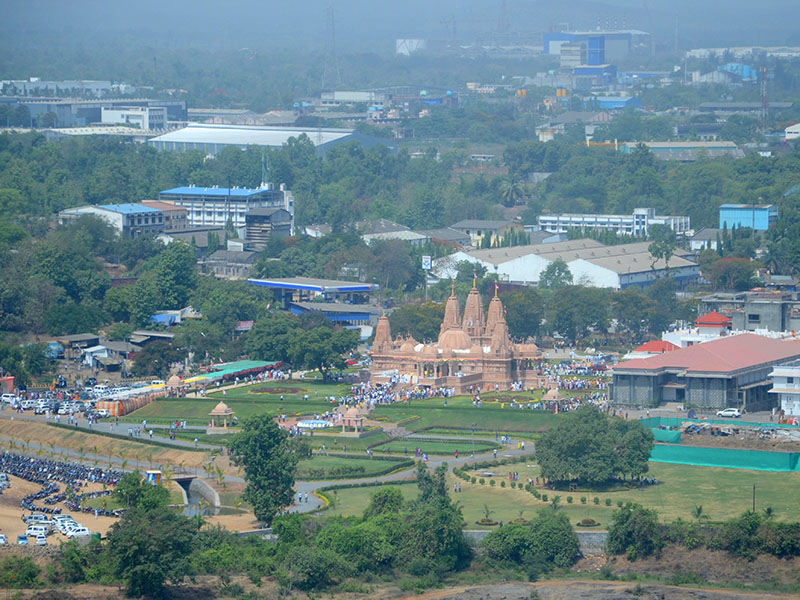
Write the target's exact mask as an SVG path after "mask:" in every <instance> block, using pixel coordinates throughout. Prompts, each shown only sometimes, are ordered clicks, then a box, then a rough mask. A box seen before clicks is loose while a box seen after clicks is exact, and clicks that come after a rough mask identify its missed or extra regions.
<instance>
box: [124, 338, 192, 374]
mask: <svg viewBox="0 0 800 600" xmlns="http://www.w3.org/2000/svg"><path fill="white" fill-rule="evenodd" d="M180 358H181V356H180V353H179V352H178V351H177V350H176V349H175V348H173V347H172V346H171V345H170V344H169V343H168V342H162V341H156V342H150V343H149V344H147V345H146V346H145V347H144V348H142V350H141V351H140V352H138V353H137V354H136V356H135V358H134V362H133V369H132V372H133V374H134V375H136V376H137V377H142V376H149V375H155V376H157V377H159V378H161V379H165V378H166V376H167V374H168V373H169V369H170V365H171V364H172V363H173V362H175V361H177V360H180Z"/></svg>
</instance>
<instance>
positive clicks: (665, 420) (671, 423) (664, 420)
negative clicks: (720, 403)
mask: <svg viewBox="0 0 800 600" xmlns="http://www.w3.org/2000/svg"><path fill="white" fill-rule="evenodd" d="M687 421H689V422H692V423H714V424H719V425H741V426H743V427H797V425H780V424H779V423H777V422H775V423H753V422H751V421H741V420H739V419H681V418H676V417H648V418H646V419H642V420H641V423H642V425H644V426H645V427H651V428H652V427H659V426H663V427H680V425H681V423H685V422H687Z"/></svg>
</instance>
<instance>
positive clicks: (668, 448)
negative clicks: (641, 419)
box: [650, 444, 800, 472]
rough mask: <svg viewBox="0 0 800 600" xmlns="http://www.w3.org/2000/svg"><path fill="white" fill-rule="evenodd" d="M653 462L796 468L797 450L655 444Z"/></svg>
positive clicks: (794, 469)
mask: <svg viewBox="0 0 800 600" xmlns="http://www.w3.org/2000/svg"><path fill="white" fill-rule="evenodd" d="M650 460H651V461H653V462H664V463H676V464H681V465H696V466H703V467H724V468H726V469H751V470H755V471H784V472H785V471H798V470H800V468H798V467H799V465H798V462H799V461H800V452H765V451H762V450H734V449H729V448H698V447H694V446H677V445H667V444H656V445H655V446H653V451H652V452H651V453H650Z"/></svg>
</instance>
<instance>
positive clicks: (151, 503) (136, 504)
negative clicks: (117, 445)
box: [113, 471, 169, 510]
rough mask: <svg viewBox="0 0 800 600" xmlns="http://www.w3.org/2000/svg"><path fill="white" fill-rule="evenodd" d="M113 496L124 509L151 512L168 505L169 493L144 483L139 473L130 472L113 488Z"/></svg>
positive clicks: (164, 489) (160, 487)
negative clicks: (139, 509) (138, 509)
mask: <svg viewBox="0 0 800 600" xmlns="http://www.w3.org/2000/svg"><path fill="white" fill-rule="evenodd" d="M113 495H114V497H115V498H117V499H119V501H120V502H122V503H123V504H124V505H125V507H126V508H141V509H144V510H153V509H155V508H163V507H166V506H167V504H169V491H168V490H167V488H165V487H164V486H163V485H151V484H149V483H147V482H145V481H144V478H143V477H142V474H141V473H140V472H139V471H132V472H130V473H126V474H125V475H123V476H122V479H120V480H119V482H117V485H116V486H114V492H113Z"/></svg>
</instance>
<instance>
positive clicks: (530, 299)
mask: <svg viewBox="0 0 800 600" xmlns="http://www.w3.org/2000/svg"><path fill="white" fill-rule="evenodd" d="M500 299H501V300H502V301H503V308H504V309H505V310H506V322H507V323H508V332H509V333H510V334H511V335H512V336H513V337H515V338H520V339H523V340H524V339H526V338H528V337H536V336H537V335H539V331H540V329H541V323H542V319H543V318H544V314H545V307H544V299H543V298H542V295H541V294H540V293H539V291H538V290H537V289H536V288H534V287H526V288H525V289H523V290H521V291H518V292H512V293H510V294H503V295H502V296H501V298H500Z"/></svg>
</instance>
